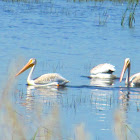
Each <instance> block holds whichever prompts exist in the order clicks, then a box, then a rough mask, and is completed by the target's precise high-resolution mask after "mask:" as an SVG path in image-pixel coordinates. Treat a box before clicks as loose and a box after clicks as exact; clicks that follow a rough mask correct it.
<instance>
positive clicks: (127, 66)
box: [120, 58, 130, 82]
mask: <svg viewBox="0 0 140 140" xmlns="http://www.w3.org/2000/svg"><path fill="white" fill-rule="evenodd" d="M127 68H129V72H128V74H130V59H129V58H126V59H125V60H124V66H123V69H122V72H121V76H120V82H121V81H122V78H123V75H124V73H125V71H126V69H127Z"/></svg>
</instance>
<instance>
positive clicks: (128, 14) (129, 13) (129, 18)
mask: <svg viewBox="0 0 140 140" xmlns="http://www.w3.org/2000/svg"><path fill="white" fill-rule="evenodd" d="M138 4H139V0H128V4H127V8H126V10H125V12H124V13H123V15H122V19H121V25H122V26H124V25H125V24H126V23H128V26H129V27H130V28H132V27H133V26H134V23H135V12H136V8H137V6H138Z"/></svg>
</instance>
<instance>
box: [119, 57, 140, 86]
mask: <svg viewBox="0 0 140 140" xmlns="http://www.w3.org/2000/svg"><path fill="white" fill-rule="evenodd" d="M126 69H128V75H127V77H126V80H125V84H126V85H128V86H131V87H133V86H140V72H139V73H136V74H134V75H132V76H131V77H130V59H129V58H126V59H125V61H124V66H123V69H122V72H121V76H120V82H121V81H122V78H123V75H124V73H125V71H126Z"/></svg>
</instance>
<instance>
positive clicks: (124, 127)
mask: <svg viewBox="0 0 140 140" xmlns="http://www.w3.org/2000/svg"><path fill="white" fill-rule="evenodd" d="M114 132H115V135H116V137H117V139H118V140H130V139H136V140H140V137H139V135H138V134H137V133H136V132H135V130H134V129H132V128H131V126H130V125H128V124H127V122H126V113H125V112H124V111H121V110H120V109H118V110H116V111H115V113H114Z"/></svg>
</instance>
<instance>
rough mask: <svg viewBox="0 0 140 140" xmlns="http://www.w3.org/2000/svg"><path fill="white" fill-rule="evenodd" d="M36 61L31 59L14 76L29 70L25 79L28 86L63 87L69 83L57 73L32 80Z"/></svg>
mask: <svg viewBox="0 0 140 140" xmlns="http://www.w3.org/2000/svg"><path fill="white" fill-rule="evenodd" d="M36 63H37V62H36V59H35V58H31V59H30V60H29V62H28V63H27V64H26V65H25V66H24V67H23V68H22V69H21V70H20V71H19V72H18V73H17V74H16V76H18V75H20V74H21V73H23V72H24V71H25V70H27V69H28V68H31V70H30V73H29V75H28V77H27V83H28V85H34V86H36V85H37V86H50V85H52V86H56V85H57V86H63V85H65V84H66V83H68V82H69V81H68V80H66V79H65V78H63V77H62V76H60V75H59V74H57V73H48V74H43V75H41V76H40V77H38V78H35V79H33V80H32V73H33V71H34V69H35V66H36Z"/></svg>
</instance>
